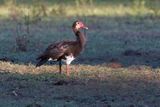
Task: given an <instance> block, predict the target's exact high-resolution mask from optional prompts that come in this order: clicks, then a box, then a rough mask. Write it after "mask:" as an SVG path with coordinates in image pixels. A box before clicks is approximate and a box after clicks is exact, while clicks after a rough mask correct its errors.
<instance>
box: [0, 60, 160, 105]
mask: <svg viewBox="0 0 160 107" xmlns="http://www.w3.org/2000/svg"><path fill="white" fill-rule="evenodd" d="M0 65H1V66H3V65H8V66H15V65H13V64H10V63H4V62H3V63H1V64H0ZM75 66H76V67H77V65H75ZM72 67H73V66H72ZM16 68H20V69H22V68H23V70H24V71H26V70H28V71H27V72H21V71H19V69H17V70H16V69H15V72H13V71H14V70H13V69H14V67H13V68H11V67H10V70H9V71H4V70H3V69H4V68H3V67H2V71H3V72H2V71H1V73H0V80H1V82H0V85H1V88H0V92H1V94H0V102H1V103H0V106H1V107H53V106H54V107H72V106H73V107H82V106H84V107H151V106H152V107H159V104H160V103H159V100H160V87H159V86H160V73H159V69H152V68H149V67H142V66H139V67H138V66H132V67H129V68H110V67H106V66H104V65H103V66H102V65H101V66H98V65H97V66H87V65H79V67H78V71H79V72H78V73H76V72H75V71H74V70H72V75H71V76H70V77H66V76H65V75H64V74H63V75H59V74H58V73H57V72H53V71H52V70H54V71H56V66H52V67H51V66H50V67H48V66H43V67H41V68H37V69H36V68H35V67H34V66H33V65H30V66H26V65H16ZM57 68H58V67H57ZM46 69H48V70H47V71H46Z"/></svg>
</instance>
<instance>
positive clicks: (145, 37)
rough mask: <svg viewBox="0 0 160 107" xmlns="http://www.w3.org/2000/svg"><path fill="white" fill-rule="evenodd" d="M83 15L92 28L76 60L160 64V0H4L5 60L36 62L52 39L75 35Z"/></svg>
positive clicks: (0, 42) (0, 30) (0, 29)
mask: <svg viewBox="0 0 160 107" xmlns="http://www.w3.org/2000/svg"><path fill="white" fill-rule="evenodd" d="M77 19H79V20H82V21H83V22H84V23H86V25H87V26H88V27H89V30H87V31H86V37H87V45H86V49H85V50H84V51H83V54H81V55H80V56H79V58H78V59H77V60H76V61H75V62H74V63H75V64H76V63H81V64H90V65H97V64H108V63H111V62H116V63H120V64H121V65H123V66H131V65H149V66H152V67H158V66H159V63H160V1H159V0H0V60H3V61H12V62H14V63H20V64H21V63H22V64H23V63H24V64H30V63H32V64H35V62H36V60H35V59H36V57H37V56H38V55H39V54H41V53H42V52H43V51H44V50H45V49H46V47H47V46H48V45H49V44H51V43H54V42H56V41H62V40H74V39H75V36H74V34H73V33H72V30H71V26H72V23H73V22H74V21H75V20H77Z"/></svg>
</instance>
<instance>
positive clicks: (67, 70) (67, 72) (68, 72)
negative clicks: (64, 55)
mask: <svg viewBox="0 0 160 107" xmlns="http://www.w3.org/2000/svg"><path fill="white" fill-rule="evenodd" d="M66 74H67V76H69V75H70V66H69V65H68V64H67V65H66Z"/></svg>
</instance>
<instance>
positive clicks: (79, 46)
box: [36, 21, 88, 75]
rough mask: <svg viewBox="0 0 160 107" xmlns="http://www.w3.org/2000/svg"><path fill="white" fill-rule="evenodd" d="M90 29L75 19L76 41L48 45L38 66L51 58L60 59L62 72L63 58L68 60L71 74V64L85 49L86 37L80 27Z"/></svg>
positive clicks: (67, 65)
mask: <svg viewBox="0 0 160 107" xmlns="http://www.w3.org/2000/svg"><path fill="white" fill-rule="evenodd" d="M83 28H84V29H88V28H87V27H86V26H85V25H84V24H83V23H82V22H81V21H75V22H74V23H73V25H72V30H73V32H74V33H75V35H76V40H75V41H61V42H58V43H54V44H51V45H49V46H48V48H47V49H46V50H45V51H44V53H42V54H41V55H40V56H39V57H38V58H37V60H39V61H38V63H37V65H36V67H37V66H41V65H43V64H44V63H45V62H47V61H48V60H49V59H52V60H56V61H59V72H60V73H61V66H62V60H64V61H65V62H66V73H67V75H69V64H70V63H71V62H72V61H73V60H74V58H75V57H76V56H78V55H79V54H80V52H81V51H82V50H83V48H84V46H85V43H86V38H85V35H84V34H83V33H81V32H80V29H83Z"/></svg>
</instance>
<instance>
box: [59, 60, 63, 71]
mask: <svg viewBox="0 0 160 107" xmlns="http://www.w3.org/2000/svg"><path fill="white" fill-rule="evenodd" d="M59 73H60V74H61V73H62V60H59Z"/></svg>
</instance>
